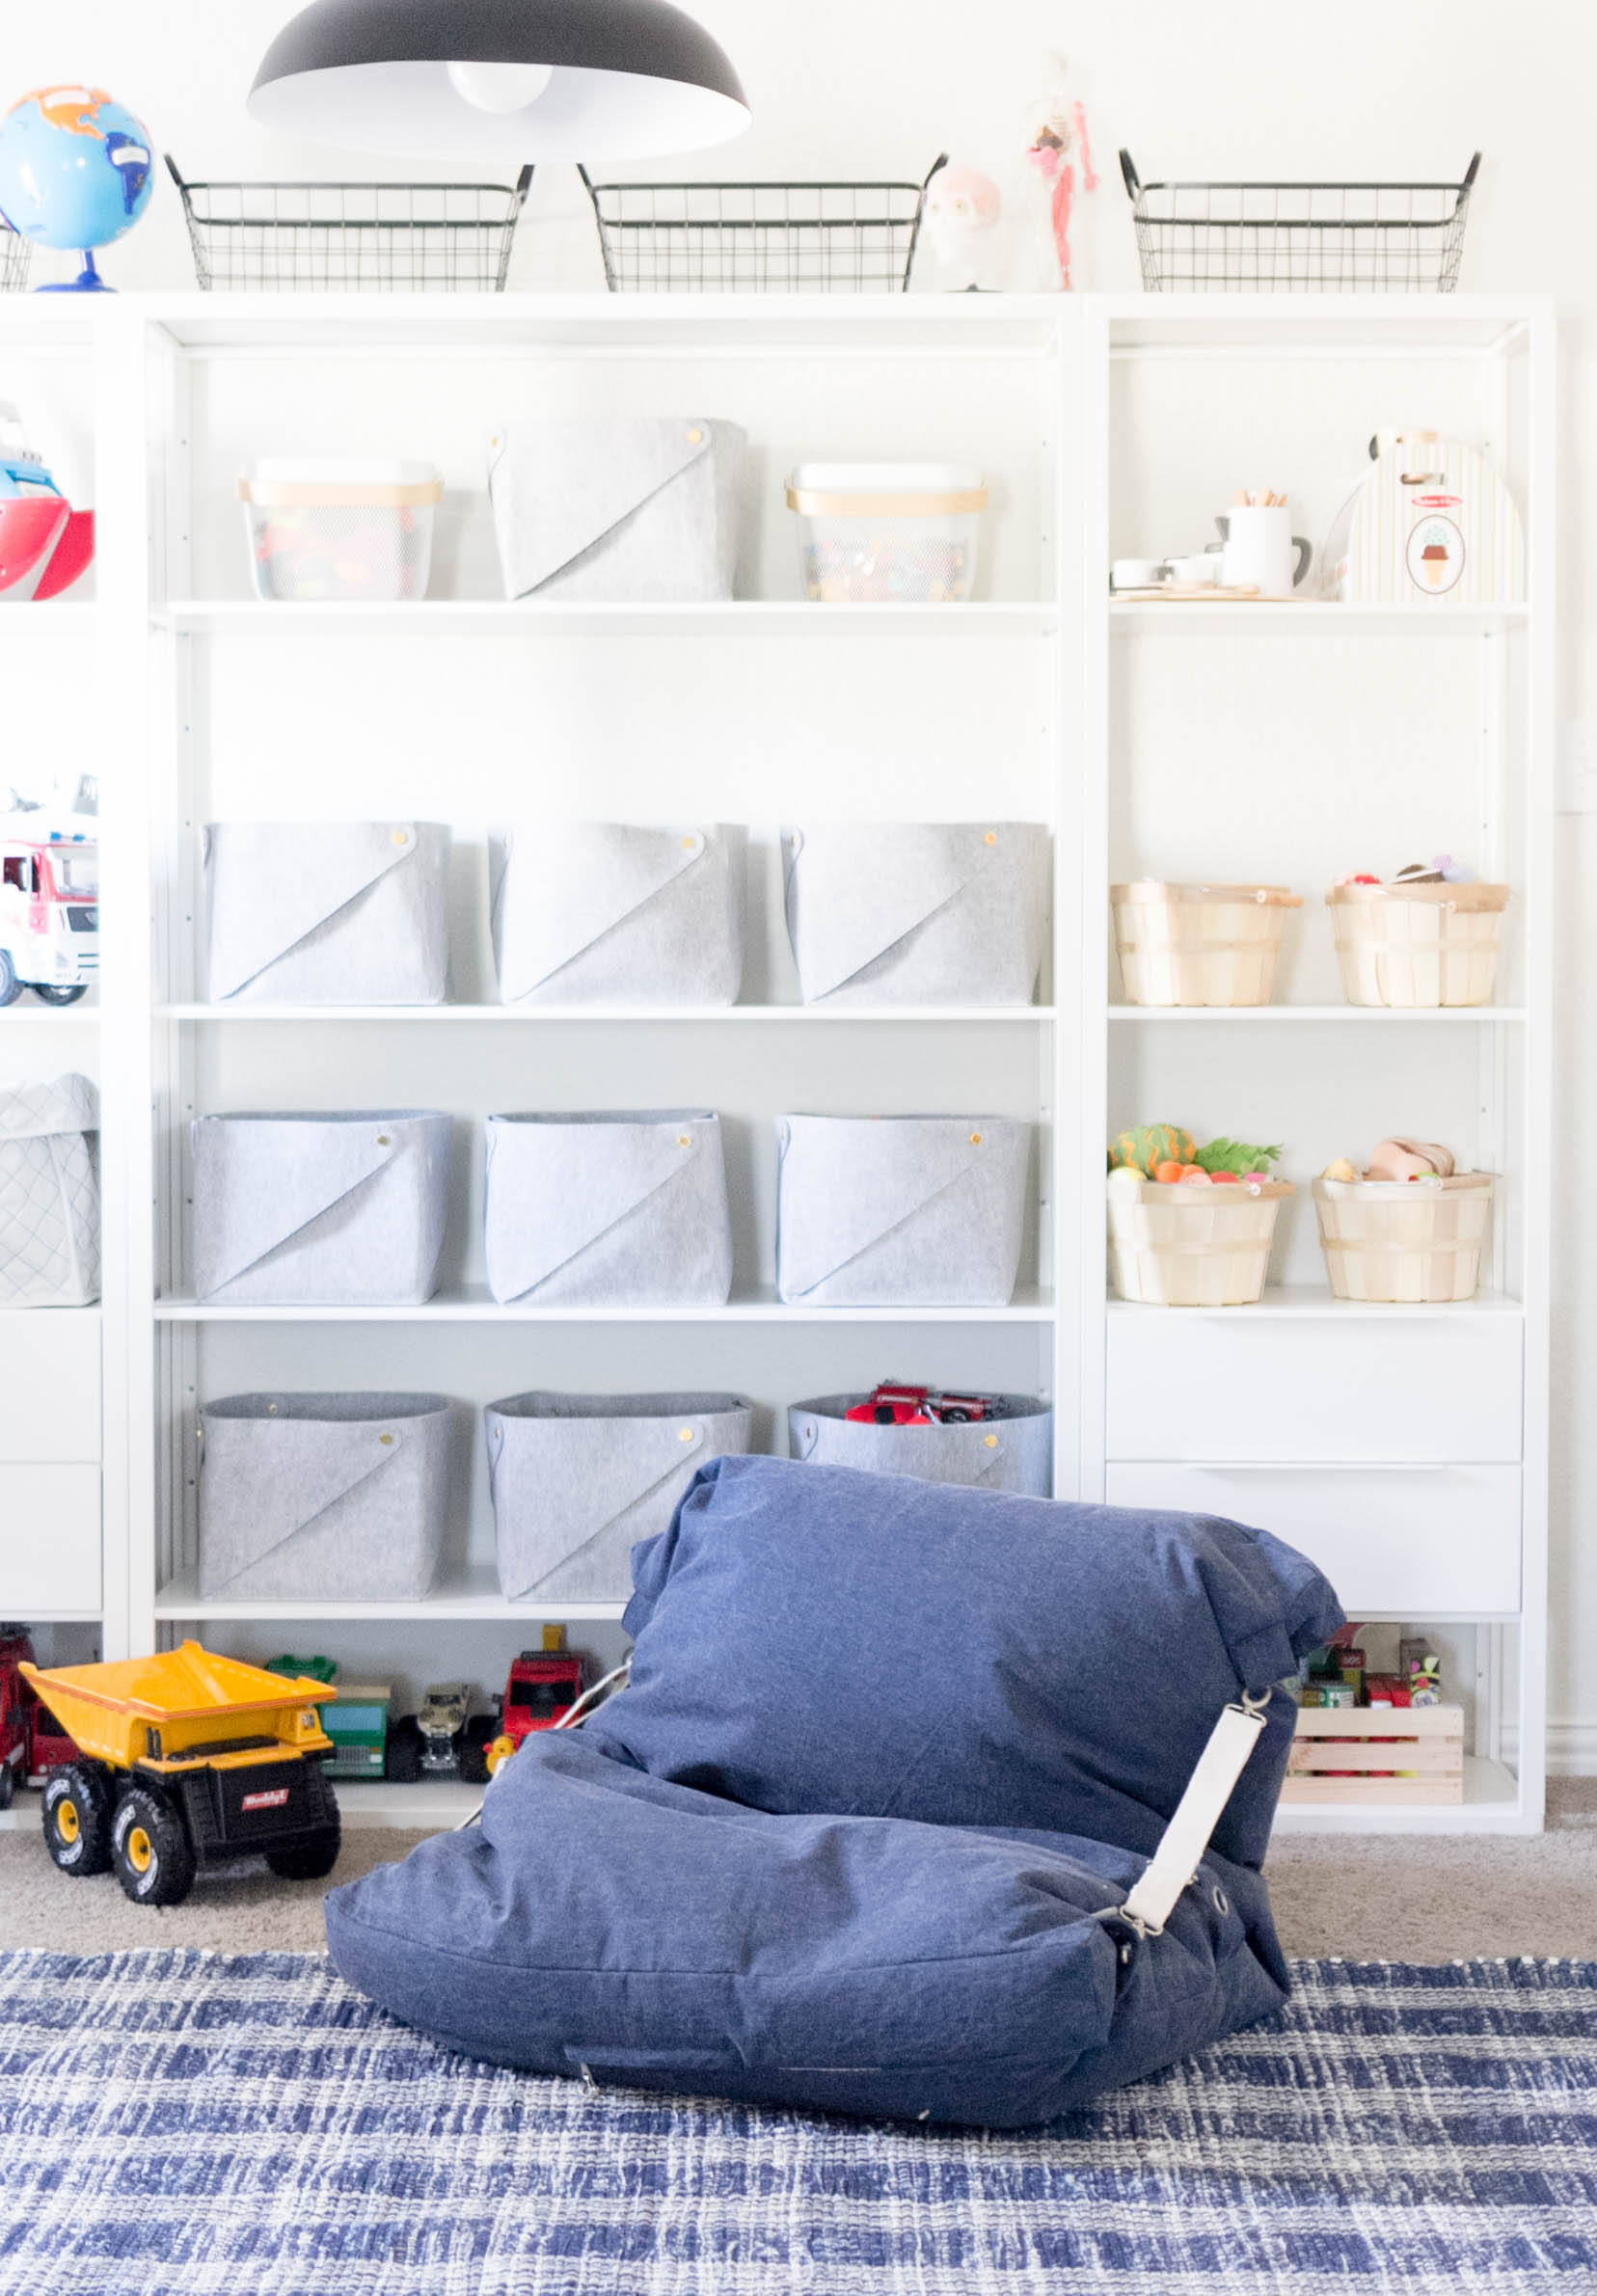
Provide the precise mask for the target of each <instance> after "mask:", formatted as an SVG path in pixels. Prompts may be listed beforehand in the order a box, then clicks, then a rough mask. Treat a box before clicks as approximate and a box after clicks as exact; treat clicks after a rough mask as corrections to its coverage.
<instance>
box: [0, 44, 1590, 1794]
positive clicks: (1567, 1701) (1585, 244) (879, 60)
mask: <svg viewBox="0 0 1597 2296" xmlns="http://www.w3.org/2000/svg"><path fill="white" fill-rule="evenodd" d="M290 13H292V12H291V10H290V8H289V7H288V6H287V5H286V0H227V4H226V5H225V6H222V7H217V6H203V7H202V6H200V5H198V4H197V0H144V5H142V6H140V7H138V8H131V9H130V8H128V7H126V6H125V5H113V0H73V5H72V7H71V8H70V10H42V9H41V10H23V9H20V8H14V9H13V10H11V11H9V12H8V22H7V26H6V40H5V47H4V54H5V60H6V73H5V87H6V89H7V90H14V91H15V92H16V93H17V94H20V93H21V92H22V91H24V90H26V89H28V88H30V87H35V86H38V85H39V84H41V82H44V81H48V80H59V79H65V78H68V77H70V76H72V75H87V76H89V77H90V78H92V79H94V80H95V82H96V83H97V84H99V85H101V86H105V87H109V88H111V89H112V90H113V91H115V93H116V94H117V95H119V96H121V97H122V100H123V101H125V102H126V103H128V104H129V105H130V106H131V107H132V108H133V109H134V110H135V111H136V112H138V113H139V114H140V115H141V116H142V117H143V118H144V119H145V120H146V122H148V124H149V128H150V130H151V133H152V134H153V136H154V138H155V140H156V143H157V145H158V146H160V147H162V148H164V149H169V150H171V151H172V152H174V153H175V155H176V158H177V160H178V162H179V164H180V165H181V167H182V169H183V171H184V173H185V174H186V175H188V176H191V177H192V176H235V177H236V176H251V175H256V176H283V177H291V176H296V175H299V176H319V175H327V176H338V175H340V174H344V175H349V176H362V175H364V174H367V173H370V172H376V173H390V172H392V173H393V174H398V173H399V172H400V171H399V170H398V169H394V170H392V171H389V170H385V169H383V168H381V167H379V168H378V169H376V170H375V171H373V170H372V169H371V166H370V163H369V162H365V161H362V160H358V159H354V160H351V159H348V158H344V157H341V156H340V155H339V154H338V153H337V152H329V151H324V150H319V149H310V148H297V147H294V146H291V145H286V144H283V143H280V142H277V141H275V140H273V139H272V138H270V137H268V136H266V135H265V134H264V133H263V132H261V131H260V130H258V129H257V128H256V127H255V126H254V125H253V124H252V123H251V122H249V121H248V119H247V118H246V116H245V114H244V110H243V100H244V96H245V94H246V92H247V90H248V86H249V83H250V80H251V77H252V76H253V72H254V68H255V66H256V63H257V60H258V57H259V55H260V54H261V52H262V51H263V49H264V48H265V46H266V44H267V42H268V41H269V40H270V39H271V37H272V36H273V34H274V33H275V32H276V31H277V29H278V28H279V26H280V25H281V24H282V23H283V22H284V20H285V19H286V17H287V16H288V14H290ZM696 13H697V14H699V15H700V17H701V18H702V20H703V21H704V22H705V23H706V24H708V25H709V27H710V28H711V29H712V30H713V31H714V32H715V33H716V34H717V36H718V37H719V38H720V39H721V40H722V41H724V43H725V44H726V46H727V48H728V49H729V51H730V52H731V54H732V55H733V57H734V58H735V59H736V61H737V63H738V65H739V68H740V69H741V71H742V72H743V75H744V81H745V85H746V86H747V89H748V92H749V95H750V98H751V100H752V103H753V105H754V109H755V113H756V116H757V124H756V126H755V127H754V129H753V130H752V131H751V133H750V134H749V135H748V136H746V137H745V138H744V140H743V142H742V143H741V144H738V145H735V146H732V147H730V148H728V149H726V150H725V151H724V152H722V153H710V154H706V155H704V156H703V158H702V159H701V160H699V161H698V162H690V163H688V164H687V165H686V166H685V168H684V170H683V171H682V172H684V173H697V174H700V175H712V176H713V175H715V174H716V173H717V172H718V171H724V172H726V173H729V174H741V173H745V172H746V173H747V174H748V175H750V176H762V177H779V176H783V175H784V174H791V175H794V176H827V175H833V176H848V175H851V174H859V175H863V176H880V175H891V176H918V175H920V174H922V173H924V171H925V169H926V168H927V167H928V166H929V165H930V163H931V161H932V159H933V158H934V156H935V154H936V152H937V151H938V150H939V149H943V148H944V147H947V148H949V149H952V150H953V151H954V153H955V155H956V157H959V158H965V159H969V160H972V161H974V162H976V163H977V164H980V165H983V166H986V167H987V168H988V169H989V170H990V171H991V172H993V173H1000V174H1007V173H1009V172H1010V171H1012V170H1013V168H1014V166H1015V161H1014V157H1013V154H1014V152H1015V148H1016V146H1017V144H1018V143H1019V141H1020V140H1021V139H1020V133H1019V126H1020V119H1021V115H1022V113H1023V110H1024V107H1025V104H1026V103H1027V101H1028V100H1029V98H1030V97H1031V95H1033V94H1034V92H1035V86H1036V81H1037V75H1038V66H1039V60H1040V57H1041V55H1042V50H1043V49H1044V48H1045V47H1046V46H1048V45H1051V44H1060V43H1065V44H1068V45H1069V49H1070V51H1071V53H1072V55H1073V56H1074V57H1075V58H1076V59H1077V60H1078V62H1079V64H1080V65H1081V66H1082V67H1083V68H1085V69H1086V70H1087V71H1088V73H1089V74H1090V82H1089V86H1090V93H1091V94H1093V95H1095V96H1096V104H1095V141H1096V158H1097V161H1098V165H1099V169H1100V171H1101V175H1102V185H1101V189H1100V192H1099V194H1098V195H1097V200H1096V215H1095V216H1094V219H1093V225H1092V236H1093V257H1094V261H1093V270H1092V276H1091V278H1090V279H1089V280H1088V281H1087V282H1086V283H1085V284H1093V285H1097V286H1122V287H1132V286H1135V284H1136V262H1135V255H1134V251H1133V247H1132V239H1131V230H1130V223H1129V217H1128V211H1127V207H1126V203H1125V200H1124V197H1123V193H1122V192H1121V190H1120V187H1119V178H1118V172H1117V171H1116V168H1115V164H1114V153H1115V148H1116V146H1117V145H1118V144H1120V143H1126V144H1128V145H1129V146H1130V147H1131V149H1132V150H1133V151H1134V152H1135V154H1136V156H1137V159H1138V161H1139V164H1140V165H1141V168H1142V171H1143V173H1144V175H1145V176H1160V175H1187V176H1199V177H1202V176H1228V175H1237V176H1262V177H1267V176H1272V175H1274V176H1286V177H1290V176H1322V177H1323V176H1350V177H1359V176H1367V177H1379V176H1389V177H1391V176H1408V177H1433V178H1442V177H1448V176H1456V175H1457V174H1458V173H1459V172H1460V171H1461V169H1462V168H1463V166H1464V163H1465V161H1466V160H1467V158H1468V156H1469V153H1470V151H1471V150H1472V149H1474V148H1475V145H1477V144H1478V145H1480V146H1481V147H1482V148H1483V149H1484V150H1485V152H1486V155H1487V156H1486V163H1485V166H1484V168H1483V171H1482V176H1481V181H1480V188H1479V191H1478V193H1477V197H1476V203H1475V212H1474V214H1473V216H1472V219H1471V223H1470V230H1469V238H1468V242H1467V247H1466V254H1465V262H1464V274H1463V279H1462V282H1461V284H1462V285H1463V286H1465V287H1466V288H1471V287H1473V288H1477V289H1480V290H1500V291H1511V290H1532V289H1537V290H1546V291H1550V292H1551V293H1553V294H1555V295H1556V297H1557V299H1558V304H1559V315H1560V322H1561V328H1562V344H1563V351H1562V376H1561V382H1562V405H1563V421H1562V438H1561V442H1560V444H1561V448H1562V455H1563V464H1564V468H1565V471H1566V472H1567V480H1568V482H1567V485H1566V487H1565V489H1564V495H1563V500H1562V503H1561V516H1562V528H1561V552H1560V557H1561V564H1560V581H1561V584H1562V596H1563V601H1564V614H1563V631H1562V639H1563V643H1562V673H1561V677H1562V690H1561V712H1562V715H1563V716H1565V717H1568V718H1583V717H1590V718H1592V719H1594V720H1597V639H1594V637H1593V635H1591V632H1590V623H1591V608H1592V600H1593V574H1592V571H1591V567H1590V563H1589V561H1590V555H1591V554H1590V552H1589V547H1588V537H1589V536H1590V535H1591V534H1592V533H1593V532H1594V531H1597V431H1594V427H1593V396H1594V365H1593V362H1594V342H1593V334H1594V319H1597V265H1594V263H1593V260H1592V256H1591V233H1592V223H1591V200H1590V192H1589V185H1588V182H1587V175H1588V166H1587V163H1586V159H1585V131H1586V127H1587V122H1588V118H1589V111H1590V101H1591V93H1590V92H1591V88H1592V85H1593V80H1594V77H1597V18H1593V17H1592V16H1591V15H1590V14H1588V12H1587V11H1585V10H1584V9H1583V8H1581V7H1580V6H1578V5H1577V0H1520V5H1519V6H1518V7H1515V8H1505V7H1503V6H1502V4H1501V0H1430V4H1429V5H1421V4H1418V0H1407V4H1406V5H1405V4H1403V0H1340V4H1339V5H1337V6H1336V7H1314V8H1311V7H1308V6H1305V5H1303V4H1302V0H1298V4H1297V5H1295V6H1293V5H1291V4H1290V0H1223V4H1220V5H1212V6H1209V7H1207V8H1195V7H1193V6H1192V5H1191V4H1190V0H1136V4H1135V5H1126V0H1119V4H1118V5H1111V4H1110V0H1074V5H1072V6H1071V7H1070V8H1069V9H1068V10H1067V9H1065V8H1062V7H1058V6H1047V5H1043V4H1042V0H995V4H994V5H991V6H989V7H988V8H987V9H985V10H977V11H975V12H974V13H973V12H971V11H970V10H969V9H968V8H966V7H963V6H959V7H956V6H955V5H954V4H953V0H801V4H800V0H696ZM64 19H65V21H64ZM596 156H598V157H599V158H602V156H603V155H596ZM437 172H441V173H447V171H437ZM660 172H661V173H662V174H665V175H669V174H671V173H672V172H673V171H672V170H671V169H670V168H669V166H666V167H663V169H662V170H661V171H660ZM580 201H581V187H580V186H579V185H578V183H577V181H576V178H575V176H574V175H573V174H572V172H571V171H570V170H568V169H556V168H552V169H550V170H549V171H547V173H546V174H545V176H543V177H541V178H540V180H539V181H538V182H537V183H536V184H535V185H534V189H533V195H532V202H531V205H530V207H529V210H528V217H527V219H526V221H525V222H524V225H523V227H522V231H521V235H520V241H519V250H518V258H517V264H516V269H515V273H514V284H519V285H522V286H528V287H533V286H539V285H549V284H597V282H598V271H597V256H596V252H595V250H594V247H593V244H592V232H591V225H590V224H589V222H588V221H587V220H586V218H585V217H584V214H583V212H582V207H581V205H580ZM105 269H106V271H107V274H108V276H109V277H110V278H111V279H112V280H113V281H114V282H115V283H116V284H118V285H119V286H121V287H123V288H136V287H140V286H174V285H180V284H188V282H189V280H190V277H191V274H190V269H189V262H188V256H187V251H186V248H185V245H184V241H183V232H182V225H181V218H180V213H179V210H178V204H177V201H176V196H175V195H174V194H173V193H172V191H171V189H170V186H168V185H167V184H166V183H165V181H164V180H163V181H162V183H161V184H160V185H159V187H158V190H157V195H156V200H155V203H154V204H153V206H152V209H151V212H150V214H149V217H148V219H147V220H146V222H145V223H144V224H142V225H141V226H140V227H139V230H137V231H136V232H135V233H134V235H133V236H132V237H131V238H130V239H128V240H127V241H126V242H125V243H124V244H123V246H122V248H120V249H114V250H112V251H111V253H110V254H109V256H108V257H107V258H106V263H105ZM1424 412H1425V411H1424V410H1423V409H1416V410H1415V414H1416V416H1417V417H1418V418H1419V419H1424ZM1559 826H1560V831H1561V837H1560V853H1559V877H1560V886H1559V898H1560V902H1561V925H1560V966H1559V971H1560V978H1561V981H1562V983H1563V989H1564V997H1563V1006H1562V1035H1563V1042H1564V1045H1565V1047H1566V1065H1565V1078H1564V1083H1563V1087H1562V1100H1561V1108H1560V1121H1559V1125H1558V1129H1557V1133H1556V1140H1555V1142H1554V1143H1550V1153H1549V1159H1548V1162H1549V1173H1548V1184H1549V1185H1550V1186H1553V1187H1555V1188H1556V1191H1557V1194H1558V1210H1559V1230H1558V1252H1557V1268H1558V1275H1557V1286H1558V1289H1557V1305H1556V1334H1555V1360H1556V1391H1555V1419H1554V1429H1555V1462H1554V1495H1555V1507H1556V1516H1555V1548H1554V1581H1553V1667H1554V1674H1553V1710H1554V1715H1555V1723H1556V1731H1555V1743H1554V1756H1555V1760H1557V1758H1558V1756H1559V1753H1560V1751H1561V1752H1562V1754H1563V1756H1564V1758H1565V1762H1566V1765H1567V1764H1568V1763H1569V1762H1570V1761H1571V1760H1572V1759H1573V1760H1574V1761H1575V1762H1577V1763H1578V1764H1579V1765H1580V1766H1581V1767H1585V1768H1589V1769H1597V1667H1594V1666H1593V1664H1592V1661H1591V1654H1592V1653H1593V1651H1594V1650H1597V1540H1593V1539H1592V1538H1591V1537H1590V1536H1589V1535H1588V1533H1587V1525H1588V1522H1589V1521H1590V1520H1591V1518H1592V1515H1593V1512H1594V1509H1597V1424H1594V1423H1593V1421H1592V1418H1591V1416H1590V1415H1589V1414H1586V1415H1584V1417H1583V1413H1582V1410H1581V1402H1582V1398H1583V1396H1584V1395H1587V1394H1589V1393H1590V1392H1591V1391H1592V1389H1593V1375H1594V1372H1597V1326H1594V1325H1589V1324H1588V1323H1587V1321H1586V1318H1585V1315H1584V1313H1583V1310H1584V1309H1585V1307H1586V1305H1587V1303H1588V1301H1589V1299H1590V1296H1591V1294H1592V1292H1593V1289H1594V1288H1597V1195H1594V1193H1593V1191H1592V1189H1591V1187H1590V1186H1589V1184H1586V1183H1585V1182H1584V1181H1583V1176H1582V1175H1583V1157H1582V1154H1581V1146H1582V1144H1583V1142H1584V1140H1585V1138H1586V1137H1587V1135H1588V1133H1589V1132H1590V1131H1591V1130H1592V1129H1593V1127H1594V1126H1597V1067H1593V1066H1590V1065H1584V1064H1583V1062H1582V1059H1581V1050H1580V1048H1581V1047H1582V1046H1583V1043H1584V1042H1585V1041H1587V1040H1588V1039H1589V1036H1590V1032H1591V1024H1592V1021H1593V1018H1594V1017H1597V898H1594V896H1593V894H1592V893H1591V892H1590V891H1588V889H1587V888H1588V885H1589V880H1590V877H1591V873H1592V866H1593V861H1594V860H1597V817H1584V818H1568V819H1565V820H1564V821H1562V822H1561V823H1560V824H1559ZM1565 1141H1567V1142H1569V1143H1570V1144H1572V1152H1570V1153H1568V1154H1566V1155H1560V1154H1558V1153H1557V1148H1558V1144H1560V1143H1562V1142H1565Z"/></svg>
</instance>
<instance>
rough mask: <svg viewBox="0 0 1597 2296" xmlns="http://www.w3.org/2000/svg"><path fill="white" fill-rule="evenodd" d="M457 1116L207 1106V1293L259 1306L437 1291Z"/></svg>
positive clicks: (351, 1301)
mask: <svg viewBox="0 0 1597 2296" xmlns="http://www.w3.org/2000/svg"><path fill="white" fill-rule="evenodd" d="M449 1128H450V1122H449V1119H448V1117H447V1116H443V1115H440V1114H439V1113H438V1112H437V1111H435V1110H432V1109H424V1108H423V1109H415V1108H413V1109H400V1110H375V1109H356V1110H353V1111H349V1112H343V1111H339V1112H337V1113H330V1112H323V1111H317V1112H315V1113H311V1114H302V1115H288V1116H278V1115H273V1114H259V1113H255V1112H247V1113H240V1114H238V1115H234V1116H203V1117H200V1118H197V1119H196V1121H195V1122H194V1124H193V1125H192V1126H191V1128H190V1136H191V1140H192V1145H193V1154H194V1289H195V1294H196V1296H197V1297H198V1298H200V1299H203V1300H221V1301H227V1302H230V1303H231V1302H237V1303H239V1304H241V1305H248V1306H251V1307H314V1306H321V1305H325V1306H334V1307H359V1306H367V1307H416V1306H420V1303H421V1302H422V1301H423V1300H428V1299H431V1297H432V1295H433V1292H434V1291H435V1290H436V1289H437V1285H438V1259H439V1254H440V1253H441V1252H442V1250H443V1248H444V1225H445V1216H446V1212H447V1190H448V1168H449Z"/></svg>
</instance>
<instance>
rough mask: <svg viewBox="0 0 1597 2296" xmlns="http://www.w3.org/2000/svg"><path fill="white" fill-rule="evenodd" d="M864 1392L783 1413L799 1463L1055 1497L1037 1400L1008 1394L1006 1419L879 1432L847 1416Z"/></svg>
mask: <svg viewBox="0 0 1597 2296" xmlns="http://www.w3.org/2000/svg"><path fill="white" fill-rule="evenodd" d="M867 1400H868V1398H867V1397H866V1396H864V1395H817V1396H815V1397H814V1398H813V1399H812V1400H811V1401H810V1402H808V1403H795V1404H794V1405H793V1406H792V1408H791V1409H790V1410H789V1412H788V1439H789V1441H790V1442H791V1444H792V1445H793V1455H794V1457H795V1458H796V1459H810V1460H813V1461H814V1462H815V1464H816V1465H817V1466H818V1467H859V1468H863V1469H864V1470H865V1471H866V1472H868V1473H870V1474H912V1475H918V1476H919V1477H920V1479H921V1481H922V1482H927V1483H964V1484H969V1485H973V1486H974V1487H976V1488H978V1489H980V1490H983V1491H1016V1492H1019V1493H1021V1494H1022V1495H1023V1496H1024V1497H1025V1498H1027V1499H1051V1498H1052V1497H1053V1413H1052V1412H1051V1411H1050V1410H1049V1409H1048V1406H1047V1405H1046V1404H1045V1403H1039V1402H1038V1400H1037V1398H1036V1396H1035V1395H1006V1396H1004V1398H1003V1401H1004V1404H1005V1406H1006V1409H1005V1412H1004V1416H1003V1417H1002V1418H995V1419H977V1420H974V1421H972V1422H971V1423H969V1424H968V1425H965V1426H931V1427H927V1426H922V1427H878V1426H874V1425H872V1424H871V1423H870V1422H869V1421H867V1420H864V1419H851V1418H848V1417H847V1416H846V1415H847V1414H848V1413H849V1412H850V1411H852V1410H853V1408H854V1406H855V1405H856V1404H859V1403H864V1402H865V1401H867Z"/></svg>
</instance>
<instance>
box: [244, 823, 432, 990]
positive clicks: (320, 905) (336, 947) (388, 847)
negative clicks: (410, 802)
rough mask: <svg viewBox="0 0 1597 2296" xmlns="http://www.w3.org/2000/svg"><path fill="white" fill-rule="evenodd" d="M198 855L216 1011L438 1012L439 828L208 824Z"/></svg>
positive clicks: (423, 825) (420, 825)
mask: <svg viewBox="0 0 1597 2296" xmlns="http://www.w3.org/2000/svg"><path fill="white" fill-rule="evenodd" d="M203 863H204V874H205V906H206V915H207V924H208V937H209V966H208V974H209V987H210V996H211V1001H212V1002H213V1003H215V1004H224V1003H236V1004H251V1003H274V1004H297V1005H438V1004H442V1003H443V1001H444V997H445V993H446V990H447V986H448V972H449V921H448V875H449V832H448V830H447V828H446V827H445V826H444V824H442V823H439V822H207V823H206V824H205V828H204V832H203Z"/></svg>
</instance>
